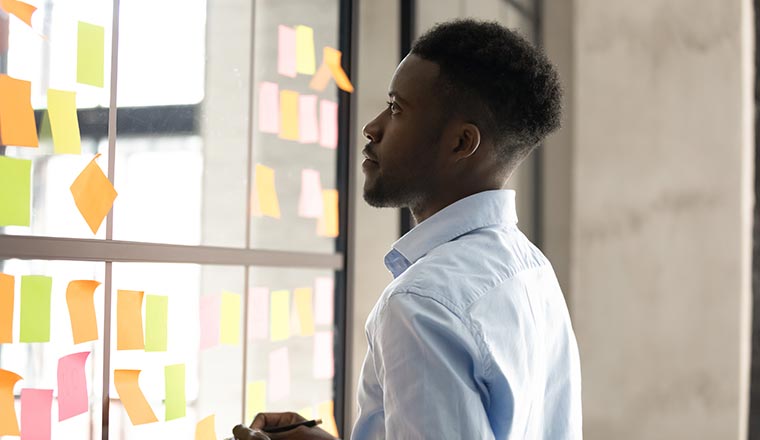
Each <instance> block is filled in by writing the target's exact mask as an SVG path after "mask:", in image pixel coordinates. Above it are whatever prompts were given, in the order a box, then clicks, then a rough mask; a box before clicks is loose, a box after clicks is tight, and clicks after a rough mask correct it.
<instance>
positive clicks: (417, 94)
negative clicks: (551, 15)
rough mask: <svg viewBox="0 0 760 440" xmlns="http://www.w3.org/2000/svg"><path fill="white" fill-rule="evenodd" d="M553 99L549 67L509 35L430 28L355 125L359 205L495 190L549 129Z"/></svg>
mask: <svg viewBox="0 0 760 440" xmlns="http://www.w3.org/2000/svg"><path fill="white" fill-rule="evenodd" d="M560 98H561V90H560V84H559V78H558V76H557V73H556V71H555V70H554V68H553V67H552V65H551V64H550V63H549V61H548V60H547V59H546V57H545V56H544V55H543V54H542V53H541V52H540V51H539V50H537V49H536V48H534V47H533V46H531V45H530V43H528V42H527V41H526V40H525V39H523V38H522V37H520V36H519V35H518V34H516V33H515V32H513V31H510V30H508V29H506V28H504V27H502V26H501V25H499V24H497V23H490V22H480V21H474V20H457V21H452V22H447V23H442V24H439V25H437V26H435V27H434V28H432V29H430V30H429V31H428V32H426V33H425V34H424V35H422V36H421V37H420V38H419V39H418V40H417V41H416V42H415V44H414V47H413V48H412V51H411V53H410V55H409V56H407V57H406V58H405V59H404V60H403V61H402V62H401V64H399V66H398V68H397V69H396V72H395V74H394V75H393V78H392V79H391V84H390V88H389V103H388V107H387V108H386V109H385V110H384V111H382V112H381V113H380V114H379V115H378V116H377V117H376V118H375V119H374V120H372V121H371V122H370V123H369V124H367V125H366V126H365V128H364V134H365V136H366V137H367V138H368V139H369V143H368V144H367V147H366V148H365V155H366V156H367V157H368V158H369V159H370V160H369V161H367V162H365V165H364V167H363V168H364V171H365V174H366V181H365V185H364V198H365V200H367V202H368V203H369V204H371V205H373V206H394V207H399V206H409V207H412V209H413V210H414V209H415V208H417V209H421V210H422V209H429V208H427V207H426V206H425V205H431V204H432V205H443V206H445V205H446V201H444V200H443V199H445V198H446V197H447V196H446V194H452V195H468V194H467V193H473V192H478V191H482V190H485V189H494V188H499V187H501V186H502V185H503V184H504V183H505V181H506V179H507V178H508V177H509V175H510V174H511V172H512V170H514V168H515V167H516V166H517V165H518V164H519V163H520V162H521V161H522V160H523V159H524V158H525V157H526V156H527V155H528V153H530V152H531V151H532V150H533V148H535V146H536V145H537V144H538V143H539V142H541V140H542V139H543V138H544V137H545V136H546V135H547V134H549V133H550V132H552V131H553V130H555V129H556V128H557V127H558V126H559V119H560ZM454 200H456V198H454ZM454 200H449V202H451V201H454ZM443 206H440V207H443ZM440 207H439V208H440ZM415 215H416V214H415Z"/></svg>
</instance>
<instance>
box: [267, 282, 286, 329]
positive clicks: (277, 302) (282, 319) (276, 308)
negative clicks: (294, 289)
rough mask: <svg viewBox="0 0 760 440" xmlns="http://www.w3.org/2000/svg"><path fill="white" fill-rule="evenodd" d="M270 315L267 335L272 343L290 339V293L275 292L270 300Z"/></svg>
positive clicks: (284, 291)
mask: <svg viewBox="0 0 760 440" xmlns="http://www.w3.org/2000/svg"><path fill="white" fill-rule="evenodd" d="M269 303H270V304H271V315H270V320H269V322H270V329H269V334H270V335H271V336H272V341H282V340H285V339H288V338H289V337H290V291H288V290H275V291H274V292H272V298H271V299H270V302H269Z"/></svg>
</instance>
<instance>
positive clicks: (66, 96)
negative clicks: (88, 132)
mask: <svg viewBox="0 0 760 440" xmlns="http://www.w3.org/2000/svg"><path fill="white" fill-rule="evenodd" d="M47 99H48V110H47V112H45V114H46V115H48V117H49V124H50V130H51V132H52V136H53V148H54V151H55V152H56V154H81V153H82V139H81V137H80V135H79V119H77V98H76V93H75V92H67V91H64V90H55V89H48V91H47Z"/></svg>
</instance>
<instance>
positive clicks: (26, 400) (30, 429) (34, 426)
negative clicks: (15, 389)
mask: <svg viewBox="0 0 760 440" xmlns="http://www.w3.org/2000/svg"><path fill="white" fill-rule="evenodd" d="M52 406H53V390H36V389H32V388H24V389H22V390H21V438H22V439H24V440H27V439H28V440H50V433H51V429H50V427H51V423H50V418H51V417H50V412H51V411H50V410H51V408H52Z"/></svg>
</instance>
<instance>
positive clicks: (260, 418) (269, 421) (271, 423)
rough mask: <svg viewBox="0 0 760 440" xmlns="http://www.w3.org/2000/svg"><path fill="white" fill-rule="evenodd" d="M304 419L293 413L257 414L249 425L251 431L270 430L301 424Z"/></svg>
mask: <svg viewBox="0 0 760 440" xmlns="http://www.w3.org/2000/svg"><path fill="white" fill-rule="evenodd" d="M304 420H306V419H304V418H303V417H301V416H300V415H298V414H296V413H293V412H283V413H258V414H256V417H254V419H253V423H251V429H261V430H263V429H264V428H265V427H266V428H272V427H276V426H284V425H290V424H293V423H298V422H303V421H304Z"/></svg>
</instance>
